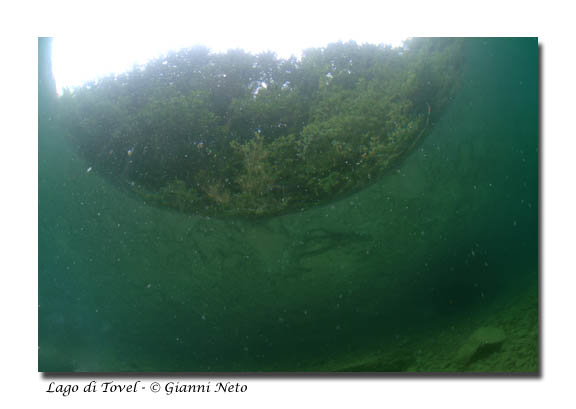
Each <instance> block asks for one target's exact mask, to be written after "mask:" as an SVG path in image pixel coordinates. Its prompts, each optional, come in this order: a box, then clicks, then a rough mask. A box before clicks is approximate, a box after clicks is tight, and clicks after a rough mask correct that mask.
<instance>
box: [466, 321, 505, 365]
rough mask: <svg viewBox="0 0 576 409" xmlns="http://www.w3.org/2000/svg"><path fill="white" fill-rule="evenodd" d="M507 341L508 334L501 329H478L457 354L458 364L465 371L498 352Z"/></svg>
mask: <svg viewBox="0 0 576 409" xmlns="http://www.w3.org/2000/svg"><path fill="white" fill-rule="evenodd" d="M505 340H506V334H505V333H504V330H502V329H501V328H497V327H481V328H478V329H477V330H476V331H474V332H473V333H472V335H471V336H470V337H469V338H468V340H467V341H466V342H465V343H464V345H462V346H461V347H460V348H459V349H458V351H457V352H456V362H457V364H458V366H459V367H460V368H461V369H465V368H466V367H467V366H469V365H470V364H472V363H474V362H476V361H479V360H481V359H484V358H486V357H487V356H489V355H491V354H492V353H494V352H496V351H498V350H499V349H500V348H501V346H502V343H503V342H504V341H505Z"/></svg>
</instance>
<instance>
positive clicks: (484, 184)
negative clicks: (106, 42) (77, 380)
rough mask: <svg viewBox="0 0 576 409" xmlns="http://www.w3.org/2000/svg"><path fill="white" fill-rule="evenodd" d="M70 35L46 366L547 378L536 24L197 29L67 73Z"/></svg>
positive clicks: (48, 153)
mask: <svg viewBox="0 0 576 409" xmlns="http://www.w3.org/2000/svg"><path fill="white" fill-rule="evenodd" d="M60 40H61V39H60V38H59V37H55V38H54V39H52V38H43V37H42V38H38V372H46V373H52V372H66V373H70V372H88V373H103V372H106V373H110V372H140V373H142V372H180V373H181V372H194V373H198V372H200V373H222V372H230V373H255V372H258V373H319V374H324V373H334V372H344V373H377V374H379V373H408V374H427V373H434V374H437V373H450V374H462V373H481V374H503V373H506V374H510V373H512V374H538V373H539V372H540V367H541V362H540V357H541V355H540V336H541V334H540V314H539V307H540V306H539V293H540V292H539V281H540V275H539V270H540V256H539V255H540V251H539V158H540V153H539V126H540V125H539V113H540V110H539V80H540V75H539V69H540V68H539V66H540V64H539V62H540V58H539V46H538V38H528V37H519V38H513V37H501V38H499V37H490V38H476V37H474V38H472V37H470V38H457V37H454V38H449V37H430V38H424V37H414V38H409V39H406V40H405V41H403V42H401V43H400V44H395V45H391V44H386V43H384V42H382V43H365V42H360V41H358V42H355V41H339V40H338V38H335V39H334V41H333V42H329V43H326V44H324V45H323V46H319V47H313V48H307V49H303V50H301V53H300V55H291V56H286V55H283V54H282V55H281V54H278V53H276V52H274V51H260V52H254V51H252V50H247V49H242V48H231V49H227V50H216V49H211V48H209V47H208V46H205V45H203V44H197V43H195V42H194V41H191V42H190V44H189V45H188V46H186V47H184V48H179V49H172V50H170V51H166V52H164V54H161V55H156V56H155V57H154V58H152V59H150V60H148V61H146V62H144V63H141V64H140V63H138V64H134V65H133V66H132V67H131V68H128V69H127V70H125V71H123V72H117V73H109V74H107V75H105V76H102V77H99V78H92V79H86V80H85V81H84V82H81V83H77V84H72V85H64V86H62V84H61V83H60V82H59V79H58V75H56V74H57V73H58V72H59V71H58V70H59V69H61V68H60V66H57V65H56V64H57V59H56V58H55V57H56V55H57V54H56V51H57V48H58V47H59V41H60ZM62 40H63V39H62ZM77 58H81V56H78V57H77ZM64 66H65V64H64ZM57 68H58V69H57Z"/></svg>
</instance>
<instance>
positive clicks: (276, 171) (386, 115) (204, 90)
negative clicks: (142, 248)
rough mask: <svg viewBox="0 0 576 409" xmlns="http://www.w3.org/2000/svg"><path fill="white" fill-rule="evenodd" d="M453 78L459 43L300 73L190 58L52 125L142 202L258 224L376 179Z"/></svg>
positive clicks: (333, 62) (326, 60) (327, 55)
mask: <svg viewBox="0 0 576 409" xmlns="http://www.w3.org/2000/svg"><path fill="white" fill-rule="evenodd" d="M461 66H462V56H461V40H457V39H412V40H410V41H408V42H407V43H406V46H405V47H404V48H391V47H388V46H382V45H358V44H356V43H354V42H349V43H334V44H330V45H328V46H327V47H325V48H318V49H309V50H306V51H305V52H304V53H303V56H302V58H301V59H300V60H297V59H295V58H291V59H279V58H277V57H276V56H275V55H274V54H273V53H263V54H259V55H252V54H249V53H246V52H244V51H242V50H232V51H228V52H227V53H224V54H214V53H210V51H209V50H208V49H207V48H204V47H194V48H190V49H185V50H181V51H178V52H173V53H171V54H169V55H167V56H165V57H164V58H160V59H157V60H154V61H152V62H150V63H149V64H147V65H146V66H144V67H138V68H135V69H133V70H132V71H131V72H128V73H125V74H122V75H117V76H110V77H107V78H104V79H101V80H98V81H97V82H93V83H88V84H85V85H84V86H83V87H81V88H78V89H75V90H74V91H73V92H70V91H67V92H65V93H64V95H63V96H62V97H61V98H60V100H59V103H58V121H59V123H60V125H61V126H62V127H63V128H64V129H65V130H66V131H67V133H68V134H69V139H70V141H71V143H72V144H73V145H74V146H75V148H76V149H77V150H78V152H79V153H80V155H81V156H82V157H83V158H84V159H85V160H86V161H87V163H88V166H90V167H92V168H93V169H94V171H96V172H98V173H99V174H100V175H102V176H103V177H105V178H106V179H108V180H110V181H111V182H113V183H115V184H116V185H118V186H120V187H122V188H123V189H125V190H128V191H130V192H132V193H134V194H135V195H137V196H139V197H141V198H142V199H143V200H145V201H146V202H147V203H150V204H153V205H158V206H163V207H169V208H172V209H175V210H178V211H182V212H187V213H193V214H202V215H210V216H219V217H226V216H231V217H253V218H258V217H267V216H272V215H278V214H284V213H290V212H295V211H301V210H304V209H308V208H310V207H313V206H316V205H319V204H323V203H327V202H330V201H332V200H335V199H338V198H341V197H344V196H345V195H348V194H350V193H353V192H355V191H358V190H360V189H362V188H364V187H366V186H368V185H370V184H371V183H373V182H375V181H376V180H378V178H379V177H381V176H382V175H383V174H385V173H386V172H387V171H389V170H390V169H391V168H392V167H393V166H395V165H397V164H398V163H399V162H400V161H401V159H402V158H403V157H405V155H406V154H408V153H409V152H410V151H412V150H413V149H414V147H415V146H416V145H417V144H418V142H419V141H420V140H421V139H422V137H424V136H425V135H426V134H427V133H428V132H429V131H430V129H431V127H432V125H433V123H434V121H435V118H437V117H438V116H439V115H441V113H442V111H443V110H444V109H445V107H446V106H447V104H448V103H449V101H450V99H451V97H452V95H453V94H454V92H455V87H456V85H457V82H458V78H459V74H460V70H461Z"/></svg>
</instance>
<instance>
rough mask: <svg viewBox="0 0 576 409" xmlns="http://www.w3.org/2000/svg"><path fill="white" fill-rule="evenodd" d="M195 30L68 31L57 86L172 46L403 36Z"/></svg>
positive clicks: (297, 46) (397, 39) (284, 53)
mask: <svg viewBox="0 0 576 409" xmlns="http://www.w3.org/2000/svg"><path fill="white" fill-rule="evenodd" d="M209 34H212V35H210V36H195V35H194V33H191V35H182V34H181V33H180V34H179V35H173V36H170V35H168V36H162V37H157V36H155V37H151V36H150V37H147V38H146V37H142V36H138V37H137V38H129V37H122V36H118V37H109V38H107V37H100V36H94V37H93V38H86V37H77V36H67V37H56V38H54V41H53V46H52V69H53V72H54V77H55V80H56V87H57V89H58V92H59V93H61V92H62V89H63V88H66V87H70V88H73V87H75V86H79V85H81V84H82V83H84V82H86V81H89V80H93V79H97V78H100V77H104V76H106V75H108V74H111V73H121V72H124V71H129V70H130V69H132V68H133V67H134V65H142V64H145V63H146V62H147V61H149V60H150V59H153V58H155V57H159V56H161V55H163V54H165V53H167V52H168V51H170V50H178V49H181V48H185V47H191V46H194V45H204V46H207V47H208V48H210V50H211V51H212V52H225V51H226V50H228V49H231V48H242V49H244V50H246V51H248V52H251V53H259V52H263V51H274V52H275V53H276V55H277V56H278V57H281V58H288V57H290V56H292V55H294V56H296V57H299V56H300V54H301V52H302V50H304V49H306V48H310V47H323V46H326V45H327V44H328V43H331V42H335V41H348V40H354V41H356V42H357V43H359V44H362V43H373V44H381V43H384V44H391V45H393V46H400V45H402V42H403V41H404V40H405V37H403V36H401V35H386V36H382V35H380V34H381V33H378V35H374V33H371V34H370V33H369V34H368V35H366V34H364V35H362V34H361V35H357V36H346V37H343V36H331V35H329V34H328V33H326V32H323V31H319V32H318V33H310V32H307V33H306V32H300V35H299V36H298V33H295V34H294V35H293V36H291V37H289V38H287V37H284V38H282V36H279V35H274V34H272V35H267V36H263V35H262V34H261V31H256V30H255V31H253V32H250V31H243V32H240V33H237V34H236V35H234V36H231V35H229V34H225V33H222V34H221V35H214V34H215V33H214V32H212V33H209Z"/></svg>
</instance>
